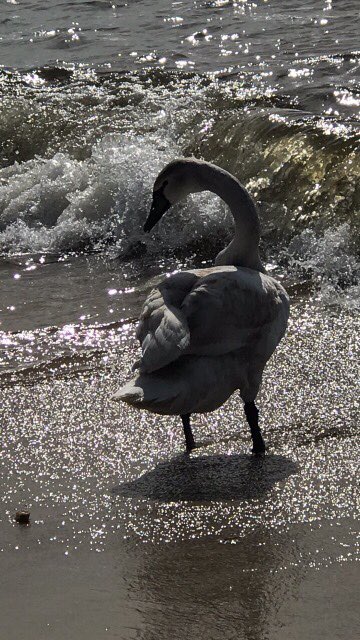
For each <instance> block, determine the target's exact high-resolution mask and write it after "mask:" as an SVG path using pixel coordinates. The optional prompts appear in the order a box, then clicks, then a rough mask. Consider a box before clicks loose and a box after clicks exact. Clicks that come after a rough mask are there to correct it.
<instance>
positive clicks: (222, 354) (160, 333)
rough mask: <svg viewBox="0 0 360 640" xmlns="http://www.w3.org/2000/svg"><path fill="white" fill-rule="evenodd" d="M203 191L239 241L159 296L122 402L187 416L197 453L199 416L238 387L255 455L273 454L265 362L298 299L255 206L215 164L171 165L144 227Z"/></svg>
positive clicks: (143, 325) (145, 316)
mask: <svg viewBox="0 0 360 640" xmlns="http://www.w3.org/2000/svg"><path fill="white" fill-rule="evenodd" d="M198 191H212V192H213V193H215V194H217V195H218V196H220V198H222V199H223V200H224V201H225V202H226V203H227V205H228V206H229V208H230V210H231V213H232V215H233V218H234V222H235V233H234V237H233V239H232V240H231V242H230V244H229V245H228V246H227V247H226V248H225V249H223V250H222V251H220V253H219V254H218V255H217V256H216V259H215V266H214V267H210V268H205V269H193V270H189V271H180V272H175V273H173V274H170V275H168V276H167V277H165V278H164V279H163V280H162V281H161V282H160V284H159V285H158V286H157V287H155V288H154V289H153V290H152V291H151V293H150V295H149V296H148V297H147V299H146V300H145V303H144V306H143V309H142V312H141V315H140V322H139V325H138V328H137V333H136V335H137V337H138V338H139V340H140V343H141V349H142V356H141V359H140V361H139V362H138V363H137V364H136V365H135V367H137V369H138V372H137V375H136V376H135V377H134V378H133V379H132V380H130V382H128V383H127V384H125V386H123V387H121V388H120V389H119V390H118V391H117V392H116V393H115V394H114V395H113V399H114V400H117V401H123V402H126V403H128V404H130V405H133V406H134V407H138V408H140V409H147V410H149V411H151V412H154V413H157V414H165V415H180V416H181V418H182V423H183V429H184V435H185V442H186V449H187V451H188V452H190V451H191V450H192V449H194V448H195V447H196V446H201V445H198V444H196V442H195V440H194V436H193V433H192V429H191V425H190V416H191V414H192V413H205V412H208V411H213V410H214V409H217V408H218V407H220V406H221V405H222V404H223V403H224V402H225V401H226V400H227V399H228V398H229V397H230V395H231V394H232V393H233V392H234V391H235V390H237V389H238V390H239V391H240V396H241V398H242V401H243V402H244V410H245V416H246V419H247V422H248V424H249V426H250V432H251V437H252V443H253V449H252V451H253V453H254V454H263V453H264V452H265V443H264V440H263V437H262V434H261V430H260V427H259V412H258V409H257V407H256V404H255V399H256V396H257V394H258V391H259V387H260V383H261V379H262V374H263V370H264V367H265V364H266V362H267V361H268V360H269V358H270V356H271V355H272V353H273V352H274V350H275V349H276V347H277V345H278V343H279V342H280V340H281V338H282V337H283V336H284V334H285V331H286V326H287V321H288V317H289V297H288V295H287V293H286V291H285V289H284V288H283V287H282V286H281V284H279V283H278V282H277V281H276V280H275V279H274V278H272V277H270V276H269V275H267V274H266V273H265V269H264V267H263V265H262V263H261V260H260V257H259V239H260V222H259V216H258V213H257V208H256V205H255V203H254V201H253V200H252V198H251V196H250V194H249V193H248V191H247V190H246V189H245V187H243V186H242V185H241V184H240V182H239V181H238V180H237V179H236V178H235V177H234V176H232V175H231V174H230V173H228V172H227V171H225V170H224V169H221V168H220V167H218V166H216V165H214V164H211V163H209V162H205V161H202V160H197V159H193V158H186V159H178V160H174V161H172V162H170V163H169V164H168V165H167V166H166V167H165V168H164V169H163V170H162V171H161V172H160V174H159V175H158V177H157V178H156V180H155V184H154V190H153V201H152V206H151V210H150V213H149V215H148V218H147V220H146V222H145V225H144V231H146V232H149V231H151V229H152V228H153V227H154V226H155V225H156V224H157V222H159V220H160V219H161V217H162V216H163V215H164V213H165V212H166V211H167V210H168V209H169V208H170V207H171V206H172V205H174V204H175V203H176V202H178V201H179V200H182V199H183V198H185V197H186V196H187V195H188V194H190V193H194V192H198Z"/></svg>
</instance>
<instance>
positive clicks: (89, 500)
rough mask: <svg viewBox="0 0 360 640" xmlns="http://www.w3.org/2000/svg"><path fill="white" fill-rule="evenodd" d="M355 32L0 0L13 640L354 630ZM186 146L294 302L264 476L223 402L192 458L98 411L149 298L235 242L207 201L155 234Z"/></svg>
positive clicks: (4, 591) (270, 370)
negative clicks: (249, 206) (253, 222)
mask: <svg viewBox="0 0 360 640" xmlns="http://www.w3.org/2000/svg"><path fill="white" fill-rule="evenodd" d="M358 33H359V25H358V3H357V2H355V1H354V0H349V1H347V2H341V3H340V2H331V0H326V1H320V0H319V1H318V2H315V1H313V0H307V1H304V2H296V1H294V0H292V1H291V2H288V3H286V5H285V3H283V2H280V1H277V0H269V1H268V2H266V1H260V0H259V1H258V2H256V3H255V2H250V1H245V0H242V1H239V2H230V1H226V0H218V1H216V0H214V2H201V1H200V2H193V1H190V0H184V1H183V2H181V1H179V2H172V3H169V2H163V1H161V0H157V1H156V2H147V1H140V0H139V1H136V2H135V1H134V2H127V3H126V2H117V1H116V0H114V2H107V1H102V0H94V1H91V0H89V1H86V2H85V1H82V0H79V1H77V2H68V1H66V0H64V1H62V2H55V1H53V0H51V1H49V2H47V3H43V2H40V1H36V2H21V0H8V1H7V2H2V4H1V9H0V64H1V66H0V92H1V101H0V254H1V255H0V385H1V390H2V400H1V404H0V415H1V426H2V430H1V436H0V437H1V441H0V463H1V466H0V473H1V486H2V491H1V496H0V566H1V571H0V584H1V604H0V636H1V638H4V639H6V640H12V639H13V638H18V637H19V636H20V635H22V636H23V637H26V638H30V639H32V638H33V639H34V640H35V639H36V640H38V639H42V638H44V639H45V638H49V639H51V640H57V639H59V640H64V638H69V639H72V638H75V637H76V638H79V640H82V639H85V638H86V639H87V640H92V639H94V640H95V639H96V640H102V639H103V638H121V639H123V640H128V639H131V638H137V639H138V638H141V639H142V640H149V639H153V638H154V640H155V638H156V639H157V638H160V639H164V640H168V639H169V638H175V639H176V640H177V639H179V640H181V639H182V638H184V639H185V638H186V639H189V638H201V639H202V638H204V639H205V638H206V639H208V638H211V639H214V640H215V639H216V640H217V639H218V638H226V639H233V638H236V639H240V640H242V639H244V640H263V639H264V640H265V639H266V640H267V639H269V640H275V639H276V640H282V639H284V640H285V639H286V640H303V639H304V638H326V639H327V640H333V639H339V640H349V639H350V638H351V639H352V638H355V637H356V635H357V630H358V628H359V618H358V613H357V603H356V594H357V590H358V589H357V583H358V580H359V572H358V560H359V528H358V517H359V511H358V508H359V494H358V475H359V463H358V460H359V451H358V448H359V447H358V424H359V401H358V397H359V379H360V375H359V341H358V335H359V317H358V309H359V293H360V290H359V289H360V287H359V277H360V263H359V228H360V224H359V200H360V192H359V106H360V97H359V96H360V94H359V60H360V58H359V39H358ZM184 155H185V156H189V155H195V156H198V157H202V158H204V159H206V160H209V161H211V162H215V163H217V164H219V165H221V166H223V167H224V168H226V169H228V170H229V171H231V172H233V173H234V174H235V175H236V176H237V177H238V178H239V179H240V180H241V181H242V182H243V183H244V184H245V185H246V186H247V187H248V189H249V190H250V191H251V193H252V194H253V196H254V198H255V199H256V200H257V202H258V203H259V209H260V215H261V221H262V239H261V255H262V257H263V260H264V263H265V264H266V267H267V270H268V271H269V273H271V274H272V275H274V276H275V277H276V278H278V279H280V280H281V281H282V282H283V284H284V285H285V286H286V288H287V289H288V291H289V293H290V297H291V300H292V316H291V320H290V326H289V331H288V334H287V336H286V338H285V339H284V341H283V342H282V343H281V344H280V346H279V349H278V350H277V352H276V354H275V355H274V357H273V359H272V360H271V362H270V363H269V365H268V367H267V369H266V372H265V376H264V384H263V387H262V390H261V392H260V395H259V407H260V415H261V421H262V425H263V428H264V434H265V437H266V440H267V443H268V445H269V453H268V455H267V457H266V458H265V459H263V460H254V459H253V458H252V457H251V456H250V455H249V451H250V443H249V434H248V433H247V429H246V427H245V424H244V417H243V411H242V407H241V404H240V402H239V400H238V398H237V397H235V396H234V397H232V398H231V399H230V400H229V401H228V402H227V403H226V404H225V405H224V406H223V407H222V408H221V409H219V410H218V411H216V412H214V413H213V414H211V415H203V416H196V417H195V426H194V431H195V432H196V434H198V435H199V437H200V438H206V437H207V436H210V438H211V439H212V441H213V443H212V444H211V445H210V446H209V447H208V448H204V449H202V450H199V451H197V452H196V453H194V454H192V455H191V457H186V456H184V455H183V453H182V452H183V442H182V434H181V429H180V428H179V425H178V421H177V420H175V419H173V418H168V417H159V416H156V417H155V416H152V415H150V414H146V413H139V412H137V411H135V410H132V409H130V408H129V407H126V406H121V407H119V406H118V405H114V404H113V403H111V402H110V400H109V396H110V395H111V393H112V392H113V391H114V390H115V388H116V387H117V386H118V385H119V384H121V383H122V382H124V381H125V380H126V379H127V378H128V377H129V375H130V371H131V366H132V363H133V362H134V360H135V359H136V358H137V355H138V354H137V349H138V347H137V344H136V342H135V338H134V331H135V321H136V318H137V317H138V314H139V310H140V308H141V304H142V301H143V299H144V297H145V295H146V294H147V292H149V291H150V289H151V287H152V285H153V283H154V282H156V279H157V278H158V277H159V275H161V274H163V273H165V272H167V271H172V270H174V269H181V268H187V267H194V266H196V267H201V266H205V265H209V264H212V260H213V259H214V256H215V255H216V253H217V252H218V251H219V250H220V249H221V248H222V247H223V246H224V243H225V242H227V241H228V240H229V238H230V237H231V232H232V222H231V219H230V215H229V213H228V211H227V210H226V208H225V207H224V205H223V203H221V202H220V201H219V200H218V199H217V198H215V197H213V196H212V195H211V194H208V193H203V194H200V195H196V196H193V197H191V198H189V199H188V200H187V201H186V202H184V203H180V204H179V205H178V206H177V207H175V208H174V210H173V211H172V212H171V214H170V213H169V214H168V215H167V216H165V218H164V219H163V221H162V222H161V224H160V225H159V226H158V228H157V229H156V230H154V232H153V233H152V234H150V235H146V237H145V236H144V234H143V232H142V225H143V222H144V220H145V218H146V215H147V212H148V208H149V205H150V201H151V191H152V184H153V181H154V179H155V177H156V175H157V173H158V171H159V170H160V169H161V168H162V167H163V165H164V164H165V163H166V162H168V161H169V160H171V159H173V158H175V157H177V156H184ZM25 506H27V507H28V508H29V509H30V511H31V526H29V527H20V526H18V525H17V524H16V523H15V521H14V513H15V511H16V510H17V509H19V508H22V507H25Z"/></svg>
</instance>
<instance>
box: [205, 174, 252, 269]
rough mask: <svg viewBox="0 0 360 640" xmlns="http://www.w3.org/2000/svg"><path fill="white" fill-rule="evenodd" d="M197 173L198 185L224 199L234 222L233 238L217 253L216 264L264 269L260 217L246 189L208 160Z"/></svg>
mask: <svg viewBox="0 0 360 640" xmlns="http://www.w3.org/2000/svg"><path fill="white" fill-rule="evenodd" d="M199 174H200V175H199V178H200V180H199V186H200V187H202V189H204V190H206V191H212V192H213V193H216V195H218V196H219V197H220V198H221V199H222V200H224V202H226V204H227V205H228V206H229V208H230V211H231V213H232V215H233V218H234V222H235V234H234V238H233V240H232V241H231V242H230V244H229V245H228V246H227V247H226V248H225V249H223V251H221V252H220V253H219V254H218V255H217V257H216V260H215V264H216V265H230V264H231V265H235V266H241V267H249V268H250V269H256V270H257V271H264V267H263V265H262V263H261V260H260V257H259V240H260V220H259V216H258V212H257V208H256V205H255V203H254V201H253V199H252V198H251V196H250V194H249V193H248V191H247V190H246V189H245V187H243V186H242V184H240V182H239V181H238V180H237V179H236V178H234V176H232V175H231V174H230V173H228V172H227V171H225V170H224V169H221V168H220V167H217V166H215V165H212V164H210V163H205V162H204V163H201V164H199Z"/></svg>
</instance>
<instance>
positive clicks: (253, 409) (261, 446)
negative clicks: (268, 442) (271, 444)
mask: <svg viewBox="0 0 360 640" xmlns="http://www.w3.org/2000/svg"><path fill="white" fill-rule="evenodd" d="M244 410H245V415H246V419H247V421H248V423H249V426H250V431H251V437H252V441H253V453H265V442H264V440H263V437H262V435H261V431H260V427H259V411H258V408H257V406H256V404H255V402H245V405H244Z"/></svg>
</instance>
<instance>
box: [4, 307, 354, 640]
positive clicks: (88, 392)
mask: <svg viewBox="0 0 360 640" xmlns="http://www.w3.org/2000/svg"><path fill="white" fill-rule="evenodd" d="M358 332H359V321H358V318H356V317H354V316H352V315H350V314H349V313H345V312H341V311H340V312H339V310H336V312H332V311H331V310H328V311H325V310H324V309H320V308H318V307H316V306H315V305H314V304H311V303H309V302H296V301H295V302H294V301H293V312H292V319H291V325H290V329H289V333H288V335H287V337H286V339H285V340H284V341H283V342H282V343H281V345H280V347H279V349H278V351H277V353H276V354H275V357H274V358H273V359H272V360H271V362H270V363H269V365H268V367H267V370H266V374H265V376H264V384H263V387H262V390H261V393H260V396H259V408H260V411H261V419H262V425H263V430H264V436H265V438H266V441H267V443H268V447H269V451H268V454H267V456H266V457H265V458H264V459H256V458H253V457H252V456H251V455H250V438H249V434H248V432H247V429H246V425H245V421H244V417H243V414H242V408H241V405H240V402H239V401H238V398H237V397H236V396H233V397H232V398H231V399H230V401H229V402H228V403H227V404H226V405H225V406H224V407H223V408H221V409H220V410H219V411H217V412H215V413H213V414H211V415H205V416H196V419H195V423H194V432H195V433H196V434H197V435H198V436H199V438H204V437H206V436H209V435H210V437H211V438H212V439H213V444H212V445H211V446H209V447H207V448H204V449H200V450H198V451H196V452H195V453H193V454H191V456H186V455H185V454H184V453H183V438H182V433H181V428H180V425H179V424H178V423H177V421H176V420H175V419H173V418H167V417H157V416H152V415H150V414H146V413H139V412H137V411H136V410H132V409H130V408H128V407H126V406H125V405H124V406H120V407H119V406H118V405H116V404H113V403H111V402H110V401H109V395H110V392H111V391H113V390H114V388H115V387H116V386H117V384H120V383H121V382H122V381H123V380H124V379H125V378H126V377H127V375H128V372H129V369H130V365H131V363H132V361H133V360H134V359H135V356H136V354H135V351H136V345H135V341H134V335H133V334H134V327H133V325H132V324H129V326H126V327H118V328H117V329H116V331H115V330H114V329H108V330H104V332H103V333H104V337H103V341H102V343H101V349H100V350H99V349H98V350H97V351H96V350H95V349H94V350H93V351H90V352H89V353H88V354H83V355H82V357H81V358H79V357H78V358H77V357H75V356H74V357H73V358H71V357H69V358H68V359H64V360H63V361H62V362H59V361H58V362H57V363H55V364H53V365H52V366H51V367H50V366H49V367H48V368H47V367H42V368H36V367H33V368H31V367H30V368H29V369H24V370H23V371H19V372H17V373H14V374H13V375H11V376H3V377H2V387H3V388H2V406H1V421H2V425H3V430H2V436H1V448H0V456H1V457H0V460H1V486H2V489H1V521H0V527H1V528H0V561H1V574H0V585H1V587H0V588H1V592H2V594H3V596H2V599H1V604H0V637H1V638H4V639H6V640H13V639H15V638H19V637H25V638H28V639H29V640H32V639H34V640H35V639H36V640H41V639H43V638H44V639H45V638H49V639H51V640H57V639H59V640H64V639H65V638H66V639H67V638H69V639H72V638H78V639H79V640H82V639H85V638H86V639H87V640H92V639H93V640H101V639H102V638H104V639H105V638H119V639H123V640H128V639H131V638H141V639H144V640H148V639H152V638H154V639H155V638H161V639H164V640H165V639H166V640H167V639H169V638H176V639H179V640H181V639H182V638H187V639H189V638H204V639H205V638H206V639H208V638H212V639H216V640H217V639H218V638H229V639H230V638H231V639H232V638H237V639H239V638H240V639H242V638H244V639H246V640H258V639H269V640H273V639H274V640H275V639H276V640H282V639H284V640H285V639H286V640H292V639H294V640H300V639H301V640H303V639H304V638H316V639H319V638H324V639H325V638H326V639H327V640H328V639H331V640H332V639H340V640H349V639H350V638H351V639H352V638H355V637H356V635H357V633H358V628H359V617H358V612H357V608H358V607H357V591H358V581H359V569H358V560H359V542H358V540H359V527H358V520H357V519H358V515H359V501H358V498H359V495H358V475H359V463H358V460H359V442H358V438H357V433H358V418H359V406H358V380H359V372H358V362H359V358H358V349H359V347H358V341H357V338H356V336H357V335H358ZM120 354H121V355H120ZM24 506H27V507H28V508H29V510H30V512H31V525H30V526H20V525H18V524H17V523H16V522H15V520H14V514H15V511H16V510H17V509H19V508H22V507H24Z"/></svg>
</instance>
